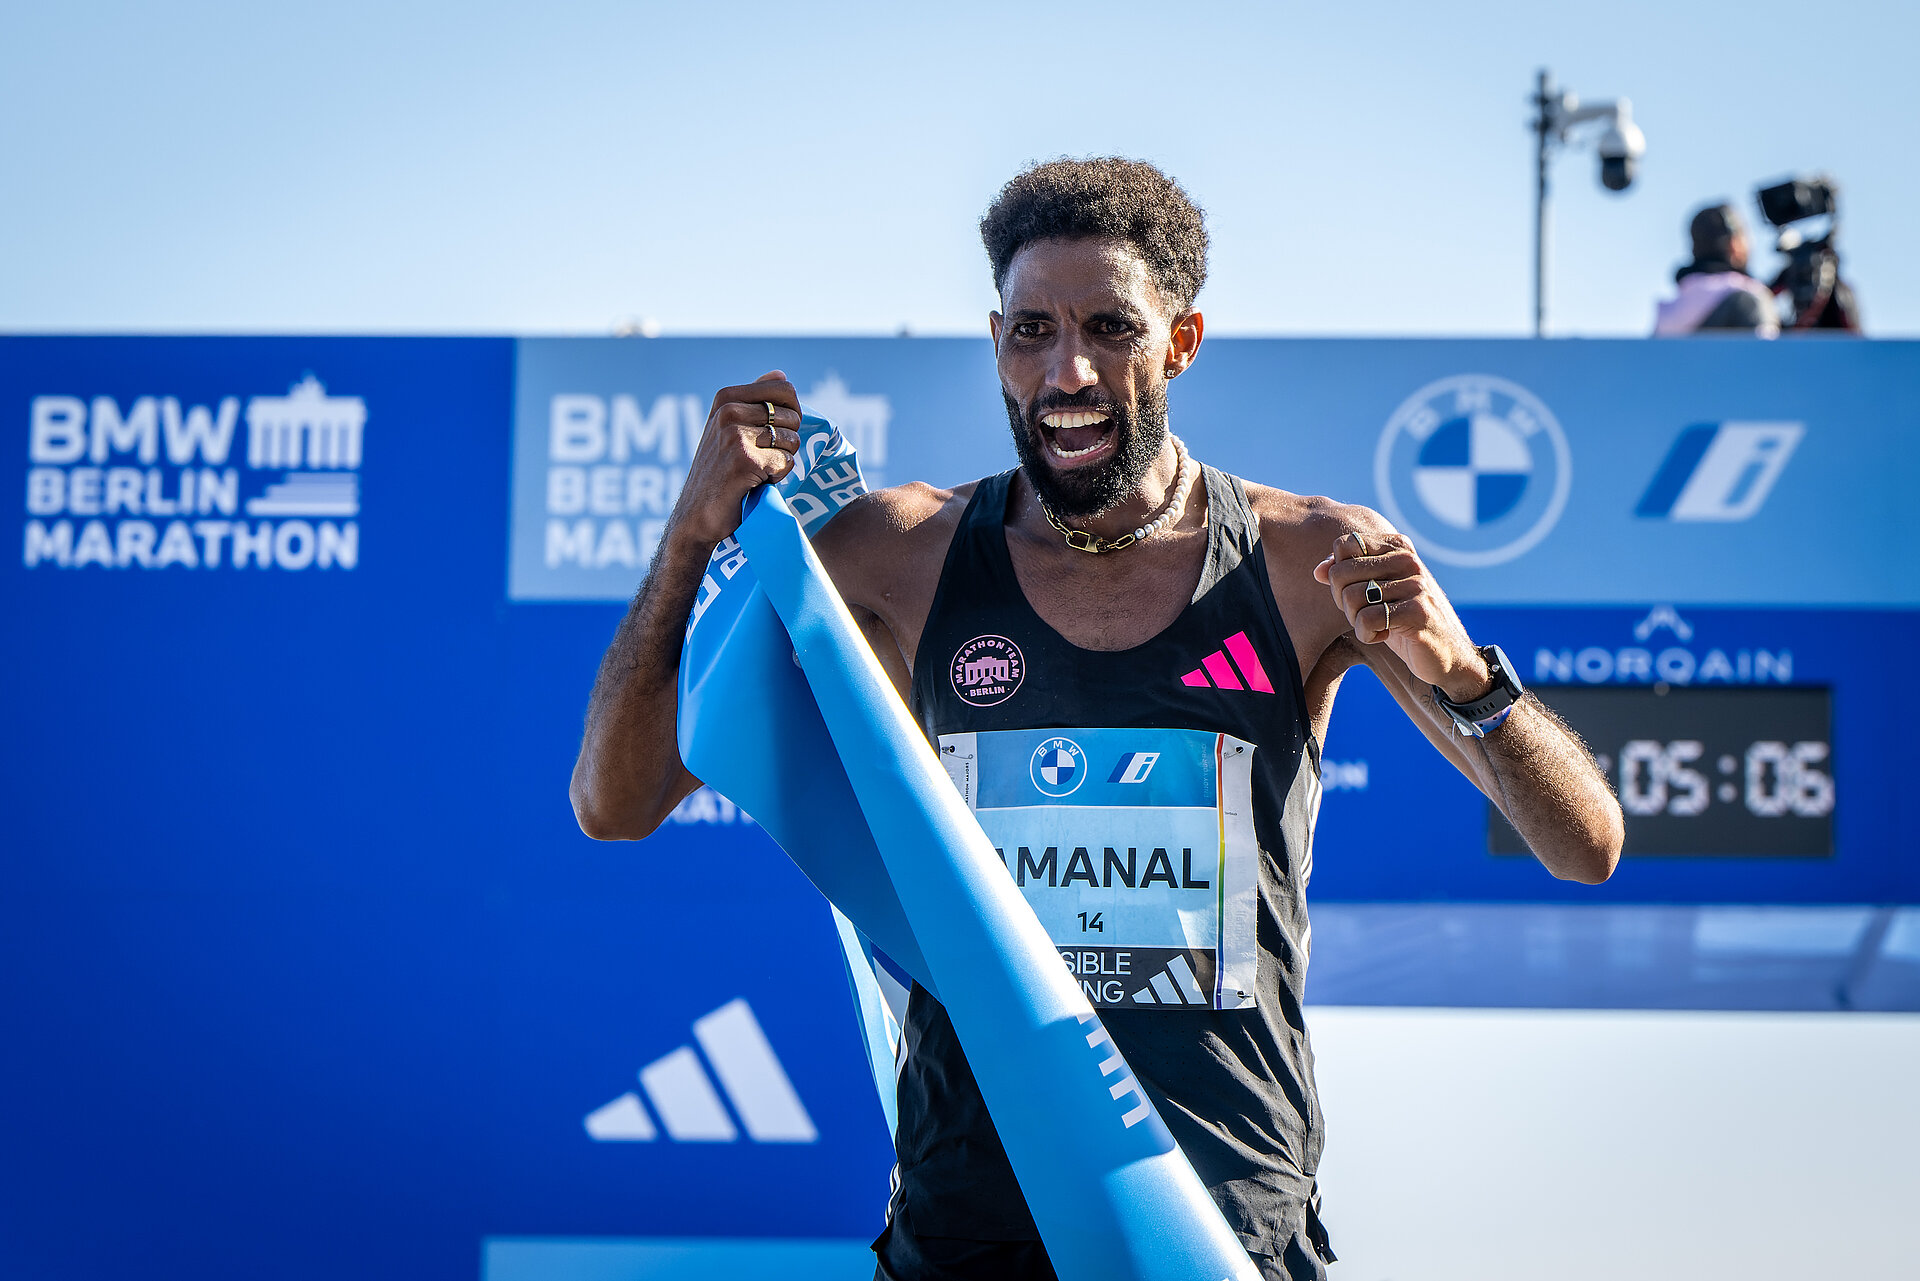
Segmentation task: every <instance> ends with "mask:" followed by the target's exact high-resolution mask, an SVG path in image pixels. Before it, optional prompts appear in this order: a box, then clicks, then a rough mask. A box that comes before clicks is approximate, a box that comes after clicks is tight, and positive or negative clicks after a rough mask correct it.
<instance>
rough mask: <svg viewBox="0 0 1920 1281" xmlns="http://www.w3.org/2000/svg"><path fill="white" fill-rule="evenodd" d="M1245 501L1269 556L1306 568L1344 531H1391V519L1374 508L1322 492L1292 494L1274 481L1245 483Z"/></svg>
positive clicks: (1327, 552) (1324, 555) (1323, 555)
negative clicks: (1271, 483)
mask: <svg viewBox="0 0 1920 1281" xmlns="http://www.w3.org/2000/svg"><path fill="white" fill-rule="evenodd" d="M1244 483H1245V484H1246V487H1247V501H1248V503H1249V504H1250V505H1251V506H1252V507H1253V514H1254V516H1255V517H1256V518H1257V519H1258V520H1259V522H1260V541H1261V543H1262V544H1264V545H1265V546H1266V548H1267V556H1268V558H1269V559H1270V560H1274V559H1283V560H1286V561H1289V562H1292V563H1297V564H1304V565H1306V566H1308V567H1311V566H1313V565H1317V564H1319V563H1320V562H1321V561H1322V560H1325V559H1326V558H1327V556H1328V555H1330V554H1331V553H1332V551H1333V544H1334V542H1335V541H1336V540H1337V539H1338V538H1339V537H1340V536H1341V535H1342V534H1354V533H1357V534H1359V535H1361V536H1362V537H1366V536H1367V535H1371V534H1391V533H1394V532H1395V530H1394V528H1393V524H1392V522H1390V521H1389V520H1388V519H1387V518H1386V517H1385V516H1382V515H1381V514H1380V513H1379V512H1377V511H1375V510H1373V509H1372V508H1371V507H1364V506H1361V505H1360V504H1359V503H1343V502H1340V501H1338V500H1336V499H1332V498H1328V497H1326V496H1325V495H1321V494H1292V493H1288V492H1287V491H1286V490H1284V489H1275V488H1274V487H1273V486H1271V485H1256V484H1254V483H1253V482H1252V481H1246V482H1244Z"/></svg>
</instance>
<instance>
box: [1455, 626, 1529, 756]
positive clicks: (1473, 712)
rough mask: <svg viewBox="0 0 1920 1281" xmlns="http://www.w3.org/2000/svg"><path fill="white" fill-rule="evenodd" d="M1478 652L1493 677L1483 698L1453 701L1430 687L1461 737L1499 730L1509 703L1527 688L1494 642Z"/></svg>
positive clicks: (1511, 711)
mask: <svg viewBox="0 0 1920 1281" xmlns="http://www.w3.org/2000/svg"><path fill="white" fill-rule="evenodd" d="M1479 652H1480V657H1481V658H1482V659H1484V660H1486V664H1487V674H1488V675H1490V676H1492V677H1493V689H1492V690H1491V691H1490V692H1489V693H1488V694H1486V695H1485V696H1484V697H1482V698H1476V699H1474V700H1473V701H1472V702H1471V703H1456V702H1454V701H1452V700H1451V699H1449V698H1448V697H1447V696H1446V695H1445V694H1444V693H1442V692H1441V689H1440V687H1439V686H1438V685H1435V686H1433V697H1434V700H1435V701H1436V702H1438V703H1439V704H1440V707H1441V710H1443V711H1445V712H1446V714H1447V715H1449V716H1451V717H1453V724H1454V728H1456V729H1458V730H1459V731H1460V733H1461V736H1462V737H1465V738H1485V737H1486V736H1487V734H1488V732H1489V731H1490V730H1496V729H1499V728H1500V726H1502V725H1504V724H1505V723H1506V720H1507V717H1508V716H1510V715H1512V714H1513V705H1514V704H1515V703H1517V702H1519V701H1520V696H1521V695H1522V694H1524V693H1526V692H1527V687H1526V686H1524V685H1522V684H1521V683H1520V678H1519V677H1518V676H1516V675H1515V674H1514V671H1513V664H1512V663H1509V662H1508V661H1507V654H1506V651H1505V650H1503V649H1501V648H1500V647H1499V646H1498V645H1482V646H1481V647H1480V651H1479Z"/></svg>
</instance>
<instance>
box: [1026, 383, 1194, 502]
mask: <svg viewBox="0 0 1920 1281" xmlns="http://www.w3.org/2000/svg"><path fill="white" fill-rule="evenodd" d="M1000 395H1001V397H1002V398H1003V399H1004V400H1005V401H1006V402H1007V425H1008V426H1009V427H1010V428H1011V429H1012V431H1013V448H1014V452H1015V453H1017V454H1019V456H1020V466H1021V469H1022V470H1024V471H1025V472H1026V473H1027V479H1028V480H1029V481H1031V482H1032V483H1033V487H1034V489H1035V490H1036V491H1038V493H1039V495H1040V497H1041V498H1043V499H1045V500H1046V504H1047V506H1049V507H1051V508H1052V509H1053V512H1054V514H1055V515H1056V516H1060V517H1077V518H1080V519H1085V518H1087V517H1090V516H1104V515H1105V514H1106V513H1108V512H1110V511H1112V510H1113V509H1114V508H1116V507H1118V506H1119V505H1120V504H1121V503H1123V502H1125V501H1127V499H1129V498H1131V497H1132V496H1133V495H1134V494H1135V493H1136V492H1138V490H1139V488H1140V482H1141V481H1143V480H1145V479H1146V475H1147V472H1148V470H1149V469H1150V468H1152V466H1153V463H1154V460H1155V459H1156V458H1158V457H1159V456H1160V451H1161V449H1162V448H1163V447H1164V446H1165V445H1166V443H1167V390H1166V388H1165V387H1164V386H1150V387H1148V388H1147V389H1146V391H1145V392H1143V393H1142V395H1141V396H1140V398H1139V399H1138V400H1137V401H1135V402H1134V404H1133V405H1132V406H1130V407H1128V408H1124V409H1123V408H1122V407H1121V406H1119V405H1117V404H1115V403H1114V402H1112V401H1110V400H1107V399H1105V398H1104V397H1102V396H1100V395H1098V394H1097V393H1096V392H1094V391H1093V389H1091V388H1089V389H1088V390H1087V391H1084V392H1079V393H1076V394H1074V395H1068V394H1066V393H1065V392H1051V393H1046V394H1043V395H1041V396H1040V397H1038V398H1037V399H1035V401H1034V402H1033V407H1032V408H1031V409H1030V410H1028V411H1027V412H1026V413H1024V414H1022V413H1021V412H1020V405H1019V402H1017V401H1016V400H1014V398H1013V397H1012V396H1009V395H1007V392H1006V389H1005V388H1004V387H1003V388H1001V390H1000ZM1071 409H1086V410H1093V411H1095V412H1098V413H1103V414H1105V415H1106V416H1107V420H1108V422H1109V423H1110V424H1111V427H1112V431H1113V453H1111V454H1110V455H1108V456H1107V459H1106V461H1105V462H1103V463H1101V464H1099V465H1098V466H1096V467H1076V468H1074V469H1072V470H1071V471H1065V472H1062V471H1056V470H1054V467H1053V463H1052V462H1051V460H1050V459H1049V457H1048V454H1047V448H1046V444H1045V441H1046V436H1045V430H1046V429H1045V428H1044V427H1042V426H1041V424H1040V415H1042V414H1048V413H1052V412H1054V411H1055V410H1071Z"/></svg>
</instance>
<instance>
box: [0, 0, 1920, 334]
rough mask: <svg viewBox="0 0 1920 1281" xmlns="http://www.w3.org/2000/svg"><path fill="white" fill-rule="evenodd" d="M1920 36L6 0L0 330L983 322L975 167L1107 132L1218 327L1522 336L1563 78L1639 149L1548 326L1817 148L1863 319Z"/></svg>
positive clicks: (684, 328)
mask: <svg viewBox="0 0 1920 1281" xmlns="http://www.w3.org/2000/svg"><path fill="white" fill-rule="evenodd" d="M1549 10H1550V11H1549ZM1917 28H1920V23H1916V21H1915V19H1914V17H1913V15H1912V11H1911V10H1906V11H1903V10H1902V7H1900V6H1895V5H1892V4H1858V3H1844V2H1840V3H1833V4H1829V5H1826V6H1824V7H1822V8H1821V10H1820V11H1819V13H1818V15H1817V16H1816V14H1815V13H1814V11H1813V10H1812V9H1810V8H1809V7H1808V6H1806V5H1804V4H1786V3H1748V4H1743V5H1740V6H1736V7H1732V8H1729V7H1728V6H1724V5H1707V4H1678V3H1667V4H1647V3H1613V4H1608V5H1594V6H1590V7H1586V8H1576V7H1574V6H1551V7H1549V6H1541V5H1537V4H1533V5H1523V4H1485V3H1479V4H1475V3H1455V4H1449V5H1431V4H1408V3H1374V4H1368V5H1364V6H1361V5H1348V6H1326V5H1305V4H1298V3H1276V4H1265V5H1249V4H1230V3H1226V4H1211V5H1205V6H1195V7H1194V8H1192V9H1191V10H1187V11H1182V10H1179V9H1176V8H1169V7H1166V6H1149V5H1139V4H1127V3H1115V4H1109V5H1104V6H1099V7H1091V6H1084V5H1078V6H1064V5H1049V4H1044V3H1026V4H1017V5H1013V4H995V3H974V4H970V5H966V6H947V7H942V8H940V9H937V10H935V9H932V8H922V7H914V6H898V5H895V6H881V5H809V6H771V5H768V6H754V5H725V4H712V5H702V6H649V5H638V4H627V5H620V4H604V3H603V4H551V5H542V6H539V7H537V8H536V7H534V6H530V5H529V6H517V7H516V6H501V5H492V4H484V3H468V4H461V5H452V4H405V3H385V4H365V3H353V2H343V3H333V4H328V5H324V6H323V5H312V4H276V5H258V4H225V5H222V4H179V5H170V6H152V5H131V4H86V3H73V4H62V5H14V6H10V7H9V8H8V10H7V12H6V15H5V16H4V17H0V173H4V175H5V188H6V190H7V193H8V197H7V199H6V200H5V201H0V245H4V246H5V250H4V252H0V328H4V329H7V330H12V331H21V330H39V331H47V330H53V331H101V330H136V331H151V330H190V331H203V332H204V331H275V330H292V331H347V332H419V331H446V332H496V333H596V332H606V331H608V330H609V329H611V328H612V327H613V326H615V325H616V324H618V323H619V322H621V321H622V320H623V319H626V318H630V317H643V316H644V317H651V318H653V319H655V320H657V321H658V323H659V324H660V326H661V327H662V329H663V330H664V332H667V333H738V332H762V333H765V332H775V333H779V332H810V333H820V332H833V333H891V332H894V331H896V330H897V329H899V328H900V327H901V326H903V325H905V326H909V327H911V328H912V330H913V331H915V332H918V333H943V334H944V333H970V332H979V331H980V329H981V327H982V321H981V317H982V315H983V313H984V312H985V311H986V310H987V309H988V308H989V307H990V305H991V303H992V293H991V290H990V288H989V285H988V282H987V279H986V273H985V269H984V265H983V260H982V256H981V253H980V249H979V246H978V241H977V238H976V236H975V233H974V228H973V225H974V220H975V219H976V218H977V217H978V215H979V212H980V210H981V208H982V207H983V206H984V205H985V203H986V202H987V200H988V199H990V197H991V196H992V193H993V191H994V190H995V188H996V187H997V185H998V184H999V183H1000V182H1001V181H1003V180H1004V179H1005V178H1006V177H1008V176H1009V175H1010V174H1011V173H1013V172H1014V171H1015V170H1016V169H1017V168H1019V167H1020V166H1021V165H1022V164H1023V163H1025V162H1026V161H1028V160H1030V159H1033V158H1036V157H1044V156H1049V155H1055V154H1062V153H1066V154H1086V153H1093V152H1121V153H1126V154H1132V155H1138V156H1144V157H1146V158H1149V159H1152V160H1154V161H1156V162H1158V163H1160V164H1162V165H1163V166H1164V167H1165V168H1167V169H1168V170H1169V171H1170V172H1172V173H1174V174H1175V175H1176V176H1177V177H1179V178H1180V179H1181V180H1182V181H1183V182H1185V183H1186V184H1187V185H1188V187H1189V189H1190V190H1191V191H1192V192H1193V193H1194V194H1195V195H1196V196H1197V197H1198V198H1199V199H1200V200H1201V202H1202V203H1203V204H1204V205H1205V206H1206V207H1207V208H1208V210H1209V212H1210V215H1211V222H1212V228H1213V234H1214V244H1215V252H1214V269H1213V283H1212V284H1211V285H1210V286H1209V287H1208V289H1207V291H1206V293H1205V294H1204V295H1203V296H1202V304H1203V306H1204V308H1205V310H1206V311H1207V313H1208V316H1209V320H1210V321H1211V322H1212V325H1213V327H1214V332H1216V333H1238V334H1269V333H1342V334H1353V333H1395V334H1517V333H1523V332H1525V331H1526V327H1527V324H1528V318H1529V289H1530V284H1529V281H1530V275H1529V270H1530V268H1529V264H1530V258H1531V250H1530V217H1531V214H1530V209H1531V203H1530V202H1531V188H1530V184H1531V155H1530V145H1531V144H1530V140H1529V137H1528V135H1527V134H1526V132H1525V131H1524V128H1523V121H1524V118H1525V115H1526V106H1525V103H1524V98H1525V96H1526V94H1527V93H1528V91H1529V89H1530V87H1531V84H1532V77H1533V73H1534V70H1535V68H1536V67H1537V66H1541V65H1546V66H1550V67H1551V68H1552V69H1553V70H1554V72H1555V73H1556V75H1557V76H1558V77H1559V78H1560V79H1561V81H1562V82H1563V83H1565V84H1566V85H1568V86H1569V87H1571V88H1572V89H1574V90H1575V91H1576V92H1578V93H1580V94H1582V95H1583V96H1585V97H1587V98H1589V99H1595V98H1604V97H1611V96H1615V95H1626V96H1628V97H1630V98H1631V99H1632V101H1633V104H1634V108H1635V114H1636V117H1637V119H1638V120H1639V122H1640V123H1641V125H1642V127H1643V128H1644V129H1645V131H1646V134H1647V138H1648V142H1649V153H1648V156H1647V159H1646V163H1645V170H1644V177H1643V179H1642V180H1641V182H1640V183H1638V184H1637V185H1636V187H1635V188H1634V189H1633V190H1632V191H1631V192H1630V193H1628V194H1627V195H1625V196H1624V197H1617V196H1613V195H1611V194H1609V193H1606V192H1603V191H1601V190H1600V189H1599V187H1598V185H1597V184H1596V182H1595V181H1594V173H1593V171H1594V162H1593V158H1592V156H1591V155H1590V154H1570V155H1568V156H1566V157H1565V158H1563V159H1562V160H1561V161H1560V162H1559V165H1558V167H1557V172H1556V178H1557V195H1558V199H1557V200H1556V202H1555V210H1554V221H1555V232H1556V235H1555V238H1554V240H1555V243H1554V254H1553V284H1554V289H1553V295H1554V296H1553V322H1554V325H1555V328H1556V329H1557V330H1558V331H1559V332H1562V333H1576V334H1634V333H1640V332H1644V330H1645V329H1646V327H1647V325H1648V322H1649V318H1650V315H1651V308H1652V304H1653V300H1654V298H1655V297H1656V296H1658V295H1660V294H1661V293H1662V292H1663V291H1664V290H1665V289H1667V288H1668V287H1669V285H1670V278H1671V272H1672V269H1673V267H1674V266H1675V265H1676V263H1677V262H1679V261H1680V260H1681V258H1682V253H1681V249H1682V237H1681V228H1682V225H1683V222H1684V219H1685V217H1686V215H1687V213H1688V211H1689V210H1690V209H1691V208H1692V207H1693V206H1694V205H1695V204H1697V203H1698V202H1700V201H1702V200H1704V199H1707V198H1711V197H1716V196H1732V197H1734V198H1736V199H1738V200H1741V201H1742V202H1743V204H1744V205H1745V206H1746V207H1747V208H1748V209H1749V210H1751V207H1752V205H1751V193H1752V190H1753V188H1754V186H1755V185H1756V184H1757V183H1758V182H1760V181H1761V180H1764V179H1768V178H1772V177H1775V176H1777V175H1781V174H1785V173H1789V172H1792V171H1796V170H1808V169H1827V170H1831V171H1832V172H1833V173H1834V174H1835V175H1837V176H1838V177H1839V178H1840V179H1841V181H1842V183H1843V184H1844V189H1845V190H1844V199H1845V206H1844V210H1845V217H1846V225H1845V227H1844V230H1843V232H1842V236H1843V242H1842V243H1843V246H1844V248H1845V251H1846V262H1847V266H1848V269H1849V273H1850V274H1851V275H1852V276H1853V277H1854V278H1855V279H1856V280H1857V282H1858V287H1859V290H1860V295H1861V298H1862V300H1863V303H1864V307H1865V313H1866V317H1867V321H1868V324H1869V327H1870V328H1871V329H1872V330H1873V331H1875V332H1877V333H1880V334H1896V333H1897V334H1916V333H1920V264H1916V259H1915V254H1914V252H1913V248H1912V245H1911V244H1910V242H1909V234H1910V229H1911V228H1913V227H1914V226H1915V225H1916V216H1915V215H1916V213H1917V212H1920V174H1917V173H1916V169H1915V166H1913V165H1912V164H1911V163H1910V156H1911V140H1912V137H1913V134H1914V126H1915V124H1916V122H1917V120H1916V118H1917V117H1920V108H1917V107H1916V106H1915V101H1914V99H1913V96H1912V94H1911V92H1910V89H1909V88H1908V87H1907V85H1908V82H1909V79H1910V71H1909V64H1910V59H1911V51H1912V49H1913V48H1914V43H1915V38H1916V36H1917V35H1920V30H1917Z"/></svg>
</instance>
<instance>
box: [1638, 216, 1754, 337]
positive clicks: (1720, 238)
mask: <svg viewBox="0 0 1920 1281" xmlns="http://www.w3.org/2000/svg"><path fill="white" fill-rule="evenodd" d="M1687 230H1688V233H1689V234H1690V235H1691V236H1692V238H1693V261H1692V262H1690V263H1688V264H1687V265H1686V266H1684V267H1682V268H1681V269H1680V270H1679V271H1678V272H1676V273H1674V281H1675V283H1676V284H1677V285H1678V286H1679V291H1678V294H1677V296H1675V297H1674V298H1672V299H1669V300H1668V301H1666V302H1662V303H1661V304H1660V305H1659V308H1658V311H1657V312H1656V314H1655V317H1654V323H1653V332H1654V335H1655V336H1656V337H1663V338H1670V337H1676V336H1680V335H1685V334H1694V333H1702V332H1716V333H1749V334H1757V335H1759V336H1760V337H1762V338H1772V337H1775V336H1777V335H1778V334H1779V332H1780V318H1779V315H1778V313H1777V311H1776V310H1775V308H1774V304H1773V291H1772V290H1771V289H1768V288H1767V287H1766V286H1765V285H1763V284H1761V283H1760V282H1759V281H1757V280H1755V279H1754V278H1753V277H1752V276H1749V275H1748V274H1747V250H1748V243H1747V228H1746V224H1745V223H1743V222H1742V221H1741V220H1740V214H1739V211H1738V210H1736V209H1735V208H1734V207H1733V206H1732V205H1729V204H1716V205H1708V206H1707V207H1706V208H1704V209H1701V210H1699V211H1698V212H1697V213H1695V214H1694V215H1693V221H1692V222H1691V223H1690V224H1689V225H1688V228H1687Z"/></svg>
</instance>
